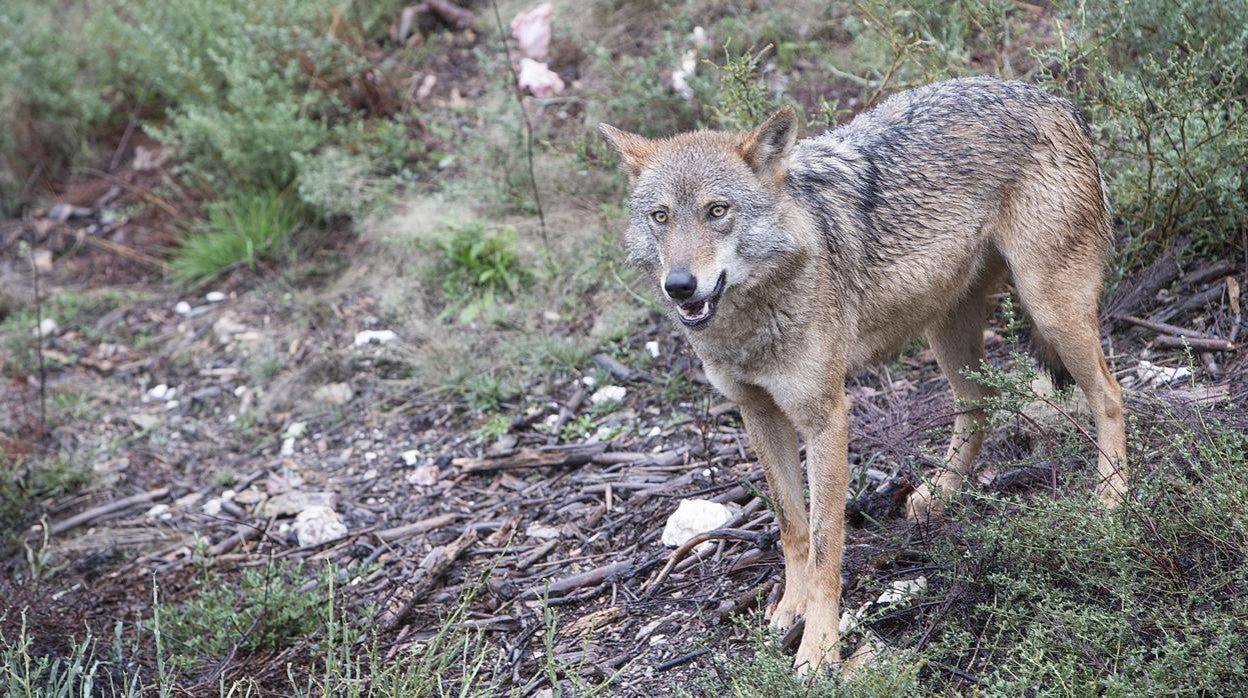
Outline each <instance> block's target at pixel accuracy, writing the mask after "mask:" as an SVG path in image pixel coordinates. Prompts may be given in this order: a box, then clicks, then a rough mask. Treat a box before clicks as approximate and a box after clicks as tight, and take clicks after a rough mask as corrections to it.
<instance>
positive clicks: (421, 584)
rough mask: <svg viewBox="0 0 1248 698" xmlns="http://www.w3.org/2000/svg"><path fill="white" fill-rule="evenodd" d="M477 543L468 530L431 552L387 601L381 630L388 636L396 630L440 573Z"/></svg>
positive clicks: (382, 615)
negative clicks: (387, 633)
mask: <svg viewBox="0 0 1248 698" xmlns="http://www.w3.org/2000/svg"><path fill="white" fill-rule="evenodd" d="M476 542H477V531H476V529H474V528H468V529H465V530H464V532H463V533H461V534H460V535H459V537H458V538H456V539H455V540H453V541H451V542H450V543H447V544H446V545H439V546H438V547H436V548H434V549H433V550H430V551H429V554H428V555H425V558H424V559H423V560H421V561H420V567H419V568H417V569H416V571H415V572H414V573H413V574H412V576H411V578H409V579H408V580H407V582H406V583H405V584H404V585H403V586H402V587H401V588H399V589H398V590H396V591H395V593H394V596H392V597H390V602H389V603H388V604H387V605H386V609H385V610H384V611H382V613H381V618H380V621H381V626H382V628H383V629H385V630H386V631H387V632H389V631H391V630H394V629H395V628H396V627H398V626H399V624H400V623H402V622H403V621H404V619H406V618H407V615H408V614H409V613H411V612H412V608H413V607H414V606H415V605H416V603H417V602H419V601H420V600H421V599H423V598H425V596H426V595H428V593H429V592H430V591H431V590H432V589H433V584H434V583H435V582H436V581H437V580H438V578H440V577H441V576H442V573H443V572H446V570H447V568H449V567H450V566H451V564H452V563H454V562H455V560H456V559H457V558H459V556H460V555H463V554H464V552H465V551H466V550H468V548H471V547H472V546H473V545H475V544H476Z"/></svg>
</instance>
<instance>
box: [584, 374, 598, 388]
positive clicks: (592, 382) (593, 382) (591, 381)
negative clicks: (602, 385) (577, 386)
mask: <svg viewBox="0 0 1248 698" xmlns="http://www.w3.org/2000/svg"><path fill="white" fill-rule="evenodd" d="M581 383H584V384H585V387H586V388H592V387H594V385H596V384H597V383H598V381H596V380H594V377H593V376H585V377H584V378H582V379H581Z"/></svg>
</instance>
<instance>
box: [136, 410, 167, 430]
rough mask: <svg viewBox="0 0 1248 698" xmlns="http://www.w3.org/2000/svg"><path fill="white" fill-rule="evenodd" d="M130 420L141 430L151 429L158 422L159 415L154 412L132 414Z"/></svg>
mask: <svg viewBox="0 0 1248 698" xmlns="http://www.w3.org/2000/svg"><path fill="white" fill-rule="evenodd" d="M130 421H131V422H133V423H134V425H135V426H137V427H138V428H140V429H142V430H143V431H151V430H153V429H155V428H156V427H157V426H158V425H159V424H160V417H157V416H156V415H154V414H132V415H130Z"/></svg>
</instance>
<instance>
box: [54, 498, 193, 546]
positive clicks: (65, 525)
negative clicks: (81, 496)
mask: <svg viewBox="0 0 1248 698" xmlns="http://www.w3.org/2000/svg"><path fill="white" fill-rule="evenodd" d="M167 496H169V488H168V487H158V488H156V489H154V490H148V491H147V492H140V493H138V494H132V495H130V496H129V497H125V498H123V499H117V500H114V501H111V502H108V503H107V504H101V505H100V506H98V507H93V508H91V509H88V510H86V511H84V512H82V513H80V514H75V515H73V516H71V517H69V518H68V519H63V520H61V521H57V522H56V523H53V524H52V525H51V526H50V527H49V529H48V530H49V531H50V532H51V533H52V535H54V536H55V535H60V534H62V533H64V532H66V531H68V530H70V529H72V528H77V527H78V526H82V525H84V524H88V523H91V522H92V521H95V520H96V519H99V518H102V517H105V516H108V515H109V514H112V513H113V512H117V511H121V510H123V509H129V508H130V507H132V506H134V505H136V504H146V503H147V502H152V501H155V500H157V499H164V498H165V497H167Z"/></svg>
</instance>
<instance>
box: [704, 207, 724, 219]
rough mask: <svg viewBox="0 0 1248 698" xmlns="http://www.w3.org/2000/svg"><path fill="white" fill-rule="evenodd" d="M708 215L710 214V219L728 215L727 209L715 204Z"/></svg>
mask: <svg viewBox="0 0 1248 698" xmlns="http://www.w3.org/2000/svg"><path fill="white" fill-rule="evenodd" d="M708 213H710V214H711V218H723V217H724V214H725V213H728V207H727V206H725V205H724V204H715V205H714V206H711V209H710V211H708Z"/></svg>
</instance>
